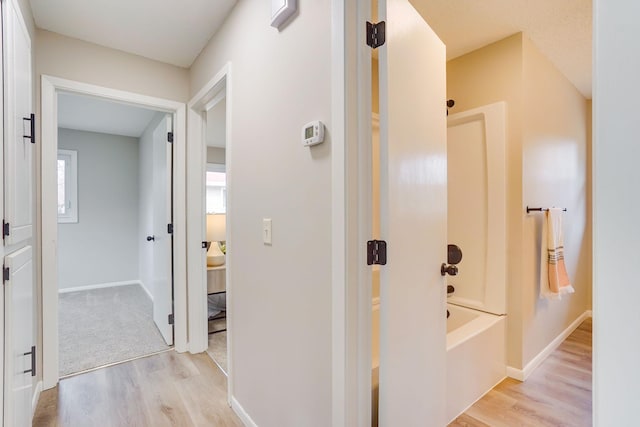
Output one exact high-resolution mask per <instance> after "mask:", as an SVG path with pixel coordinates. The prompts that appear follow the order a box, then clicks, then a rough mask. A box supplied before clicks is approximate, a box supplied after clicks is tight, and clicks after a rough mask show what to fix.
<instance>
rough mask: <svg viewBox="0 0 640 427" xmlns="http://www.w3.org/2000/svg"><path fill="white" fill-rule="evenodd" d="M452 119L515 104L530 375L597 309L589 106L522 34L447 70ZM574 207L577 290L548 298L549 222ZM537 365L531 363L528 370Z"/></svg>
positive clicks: (514, 196) (510, 305) (520, 362)
mask: <svg viewBox="0 0 640 427" xmlns="http://www.w3.org/2000/svg"><path fill="white" fill-rule="evenodd" d="M447 98H448V99H449V98H450V99H454V100H455V101H456V104H455V107H454V108H453V109H451V111H450V113H452V114H453V113H458V112H462V111H466V110H469V109H472V108H476V107H479V106H482V105H486V104H490V103H494V102H498V101H506V104H507V152H506V162H507V265H506V266H505V268H506V269H507V283H508V285H507V287H508V288H507V298H508V299H507V313H508V318H507V365H508V366H509V367H510V368H512V369H511V370H510V372H511V374H512V375H513V373H514V372H516V373H517V374H516V376H525V375H526V374H528V373H529V372H530V370H531V369H532V368H534V367H535V363H536V362H537V360H538V359H536V356H538V355H539V354H540V353H541V352H543V351H544V350H545V348H547V347H548V346H549V345H550V344H551V343H552V342H553V341H554V339H556V338H557V337H558V336H560V335H561V334H562V333H563V332H564V331H565V330H566V329H567V328H568V327H570V326H571V325H572V323H574V322H575V321H576V320H577V319H579V318H580V316H582V315H583V314H584V313H585V312H587V311H588V310H590V309H591V306H590V292H591V276H590V273H589V272H590V269H591V263H590V258H589V253H590V251H591V246H590V232H589V230H590V229H591V222H590V221H591V218H590V217H589V216H588V215H587V203H588V199H589V197H590V194H589V193H587V186H588V183H589V181H590V174H589V172H590V171H589V170H588V169H587V161H588V159H587V153H588V150H587V144H588V139H587V127H588V119H589V114H590V111H589V110H588V108H587V106H588V104H587V101H586V100H585V98H584V97H583V96H582V95H581V94H580V93H579V92H578V90H577V89H575V87H573V85H572V84H571V83H570V82H569V81H568V80H567V79H566V78H565V77H564V76H563V75H562V74H560V72H559V71H558V70H557V69H556V68H555V67H554V66H553V65H552V64H551V63H550V62H549V61H548V60H547V59H546V58H545V57H544V56H543V55H542V54H541V53H540V52H539V51H538V50H537V48H536V47H535V46H534V45H533V43H532V42H531V41H530V40H529V39H527V38H526V36H523V35H522V34H515V35H513V36H511V37H508V38H506V39H504V40H501V41H499V42H496V43H494V44H491V45H489V46H486V47H484V48H482V49H478V50H476V51H474V52H471V53H469V54H466V55H464V56H461V57H458V58H455V59H453V60H451V61H449V62H448V63H447ZM527 205H529V206H559V207H566V208H567V212H566V214H565V227H564V231H565V247H566V256H567V259H566V262H567V268H568V271H569V275H570V277H571V280H572V282H573V284H574V288H575V289H576V293H575V294H572V295H569V296H566V297H564V298H563V299H562V300H561V301H546V300H540V299H539V297H538V294H539V285H538V283H539V273H538V267H539V264H538V263H539V253H540V246H539V245H540V236H539V234H540V227H541V221H542V215H540V214H530V215H527V214H526V213H525V207H526V206H527ZM527 365H529V366H527Z"/></svg>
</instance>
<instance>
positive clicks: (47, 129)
mask: <svg viewBox="0 0 640 427" xmlns="http://www.w3.org/2000/svg"><path fill="white" fill-rule="evenodd" d="M41 84H42V86H41V115H42V117H41V141H42V145H41V165H40V168H41V175H40V179H41V182H40V185H41V199H40V203H41V209H42V211H41V224H40V225H41V227H42V245H41V251H42V252H41V262H42V264H41V266H42V270H41V271H42V274H41V277H42V376H43V387H44V389H45V390H46V389H50V388H52V387H55V386H56V384H57V383H58V379H59V376H58V358H59V355H58V351H59V347H58V265H57V241H58V221H57V210H56V195H57V189H56V183H55V180H53V179H47V178H48V177H51V176H55V165H56V161H55V159H57V150H58V93H60V92H66V93H74V94H80V95H90V96H94V97H98V98H102V99H105V100H111V101H117V102H123V103H127V104H130V105H135V106H139V107H144V108H150V109H153V110H157V111H162V112H166V113H169V114H173V120H174V135H175V136H174V137H175V142H174V144H173V159H174V167H173V194H174V198H173V224H174V233H173V239H174V240H173V241H174V245H173V250H174V272H173V274H174V310H175V312H174V318H175V324H174V334H175V343H174V344H175V345H174V348H175V350H176V351H178V352H185V351H187V337H188V335H187V269H186V260H187V254H186V209H185V201H186V194H185V190H186V163H185V159H186V106H185V105H184V104H183V103H180V102H177V101H172V100H168V99H163V98H156V97H151V96H146V95H141V94H137V93H133V92H127V91H122V90H117V89H112V88H108V87H103V86H97V85H92V84H88V83H82V82H78V81H74V80H67V79H62V78H59V77H53V76H48V75H44V74H43V75H42V78H41Z"/></svg>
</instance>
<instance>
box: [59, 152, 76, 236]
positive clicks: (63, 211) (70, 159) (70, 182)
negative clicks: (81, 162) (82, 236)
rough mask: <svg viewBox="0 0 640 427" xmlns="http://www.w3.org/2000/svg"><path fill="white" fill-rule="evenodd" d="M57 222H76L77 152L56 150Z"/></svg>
mask: <svg viewBox="0 0 640 427" xmlns="http://www.w3.org/2000/svg"><path fill="white" fill-rule="evenodd" d="M58 222H61V223H75V222H78V152H77V151H73V150H58Z"/></svg>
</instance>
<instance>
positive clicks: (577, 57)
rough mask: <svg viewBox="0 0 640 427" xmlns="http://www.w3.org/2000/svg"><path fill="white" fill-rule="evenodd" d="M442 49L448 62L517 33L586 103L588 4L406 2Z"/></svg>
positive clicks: (580, 0)
mask: <svg viewBox="0 0 640 427" xmlns="http://www.w3.org/2000/svg"><path fill="white" fill-rule="evenodd" d="M411 3H412V4H413V5H414V7H415V8H416V9H417V10H418V11H419V12H420V14H421V15H422V16H423V17H424V18H425V20H426V21H427V22H428V23H429V25H430V26H431V28H433V30H434V31H435V32H436V34H438V36H439V37H440V39H442V41H443V42H444V43H445V45H446V46H447V59H452V58H455V57H458V56H460V55H463V54H465V53H468V52H471V51H473V50H476V49H478V48H480V47H483V46H486V45H488V44H490V43H493V42H496V41H498V40H501V39H503V38H505V37H507V36H510V35H512V34H514V33H517V32H520V31H522V32H523V33H524V34H526V35H527V36H528V37H529V38H530V39H531V40H532V41H533V43H534V44H535V45H536V46H537V47H538V49H540V51H541V52H542V53H543V54H544V55H545V56H546V57H547V58H549V60H550V61H551V62H552V63H553V64H554V65H555V66H556V67H557V68H558V69H559V70H560V72H562V73H563V74H564V75H565V76H566V77H567V78H568V79H569V80H570V81H571V82H572V83H573V84H574V86H575V87H576V88H577V89H578V90H579V91H580V92H581V93H582V94H583V95H584V96H585V97H586V98H589V99H590V98H591V69H592V65H591V51H592V41H591V39H592V37H591V23H592V7H591V0H482V1H479V0H411Z"/></svg>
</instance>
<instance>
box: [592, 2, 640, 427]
mask: <svg viewBox="0 0 640 427" xmlns="http://www.w3.org/2000/svg"><path fill="white" fill-rule="evenodd" d="M594 6H595V7H594V17H595V19H594V47H595V57H594V65H595V69H594V77H595V80H594V94H593V107H594V133H593V136H594V147H593V158H594V164H593V179H594V182H593V190H594V201H593V207H594V219H593V223H594V235H593V242H594V254H593V261H594V266H593V268H594V272H593V280H594V293H593V304H594V307H593V308H594V317H593V328H594V334H593V335H594V349H593V352H594V360H593V362H594V365H593V368H594V371H593V375H594V387H593V390H594V401H593V404H594V407H593V408H594V425H595V426H598V427H604V426H619V425H620V426H621V425H633V424H634V423H637V421H636V420H637V412H638V411H637V406H638V396H640V369H639V368H638V360H639V359H640V340H639V339H638V331H639V330H640V316H639V315H638V313H639V312H640V311H638V301H640V286H638V242H640V227H638V218H640V195H639V193H638V182H640V168H639V167H638V159H640V145H638V135H639V134H640V120H638V100H639V99H640V84H638V74H639V73H640V56H638V55H636V54H635V52H637V49H638V40H640V26H638V16H640V3H637V2H621V1H618V2H615V1H614V2H612V1H608V0H595V2H594Z"/></svg>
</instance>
